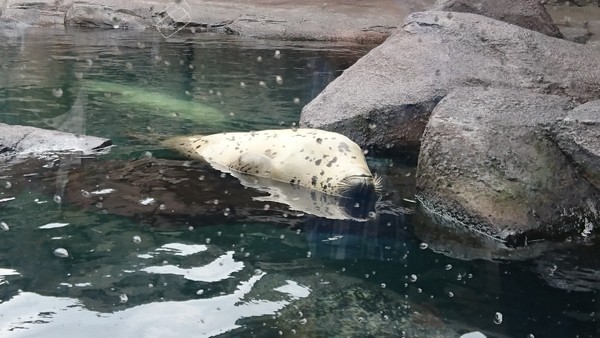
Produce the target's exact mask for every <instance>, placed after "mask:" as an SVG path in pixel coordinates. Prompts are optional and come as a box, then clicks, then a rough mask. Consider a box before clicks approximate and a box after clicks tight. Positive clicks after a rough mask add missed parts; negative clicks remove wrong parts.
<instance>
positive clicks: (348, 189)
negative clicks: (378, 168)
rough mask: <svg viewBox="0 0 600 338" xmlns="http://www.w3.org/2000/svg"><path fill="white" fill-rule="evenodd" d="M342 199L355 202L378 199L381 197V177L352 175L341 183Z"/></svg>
mask: <svg viewBox="0 0 600 338" xmlns="http://www.w3.org/2000/svg"><path fill="white" fill-rule="evenodd" d="M339 191H340V195H341V197H345V198H350V199H353V200H369V199H376V198H377V197H378V196H380V195H381V177H379V176H377V175H374V176H373V175H365V174H361V175H351V176H347V177H344V178H343V179H342V180H341V181H340V182H339Z"/></svg>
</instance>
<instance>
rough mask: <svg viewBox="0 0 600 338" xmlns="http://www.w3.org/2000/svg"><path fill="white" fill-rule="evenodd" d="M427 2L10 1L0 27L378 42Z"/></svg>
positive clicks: (1, 8) (0, 7) (0, 6)
mask: <svg viewBox="0 0 600 338" xmlns="http://www.w3.org/2000/svg"><path fill="white" fill-rule="evenodd" d="M432 1H433V0H410V1H402V2H398V1H395V0H373V1H369V2H362V3H360V4H358V3H356V4H355V3H349V2H348V1H344V0H330V1H327V2H313V1H309V2H301V1H300V2H299V1H293V0H282V1H275V2H274V1H259V2H256V1H253V2H249V1H246V0H230V1H211V0H182V1H166V2H165V1H157V0H132V1H122V0H103V1H101V2H94V1H89V0H81V1H76V2H73V1H62V0H56V1H55V0H38V1H35V2H31V1H25V0H14V1H8V2H7V1H4V2H3V3H0V27H9V28H12V27H22V26H62V25H63V24H64V25H67V26H82V27H91V28H106V29H114V28H119V29H158V30H159V31H160V33H161V34H163V36H165V37H170V36H172V35H174V34H176V33H178V32H180V31H181V30H184V31H186V32H189V31H190V30H193V31H195V32H198V31H207V30H208V31H217V32H224V33H228V34H237V35H244V36H252V37H257V38H267V39H285V40H324V41H334V40H335V41H353V42H360V43H381V42H383V41H384V40H385V39H386V38H387V37H388V36H389V35H390V34H391V32H392V31H393V30H395V29H396V28H397V26H398V24H399V22H400V21H399V19H400V18H403V17H404V16H406V15H408V14H409V13H410V12H413V11H415V10H422V9H424V8H426V7H427V6H429V5H430V4H431V2H432Z"/></svg>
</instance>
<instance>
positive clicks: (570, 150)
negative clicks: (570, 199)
mask: <svg viewBox="0 0 600 338" xmlns="http://www.w3.org/2000/svg"><path fill="white" fill-rule="evenodd" d="M552 136H553V139H554V140H555V142H556V143H557V144H558V146H559V147H560V149H561V150H562V151H563V152H564V153H565V155H567V156H568V157H569V158H570V159H571V160H572V161H573V162H574V164H575V165H576V166H577V168H578V170H579V172H580V173H581V175H583V177H585V179H587V180H588V181H589V182H590V183H591V184H592V185H594V186H595V187H596V188H597V189H600V101H591V102H588V103H586V104H583V105H581V106H579V107H577V108H575V109H574V110H572V111H571V112H570V113H569V114H568V115H567V116H566V117H565V118H564V119H563V120H562V121H560V122H559V123H557V124H556V125H555V126H554V127H553V135H552Z"/></svg>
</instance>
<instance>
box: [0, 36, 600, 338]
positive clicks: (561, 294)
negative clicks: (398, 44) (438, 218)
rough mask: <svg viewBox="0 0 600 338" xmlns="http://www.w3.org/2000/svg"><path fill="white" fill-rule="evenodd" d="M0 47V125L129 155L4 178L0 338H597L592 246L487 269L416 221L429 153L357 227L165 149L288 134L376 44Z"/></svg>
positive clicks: (397, 168)
mask: <svg viewBox="0 0 600 338" xmlns="http://www.w3.org/2000/svg"><path fill="white" fill-rule="evenodd" d="M5 34H6V32H5ZM0 41H2V49H1V52H0V66H1V68H0V76H1V77H0V86H1V88H0V101H1V102H2V103H1V104H0V122H5V123H19V124H27V125H34V126H38V127H44V128H56V129H61V130H66V131H70V132H75V133H86V134H90V135H96V136H104V137H109V138H111V139H113V141H114V142H115V143H116V144H117V146H116V147H114V148H113V149H112V150H111V152H110V153H109V154H107V155H103V156H101V157H100V158H98V159H81V158H78V157H76V156H72V157H65V158H62V159H60V160H57V159H41V160H31V161H28V162H24V163H21V164H18V165H16V166H14V167H12V168H11V169H9V170H5V171H4V172H2V174H1V176H0V221H1V222H4V223H1V224H2V226H1V227H0V302H1V303H0V333H1V334H0V336H6V337H40V336H43V337H64V336H68V337H81V336H85V337H106V336H107V335H111V336H113V337H131V336H136V337H171V336H173V337H181V336H194V337H195V336H224V337H229V336H231V337H233V336H236V337H237V336H244V337H245V336H256V337H277V336H284V337H289V336H297V337H346V336H350V337H369V336H371V337H386V336H387V337H402V336H406V337H459V336H460V335H461V334H466V333H469V332H475V331H480V332H482V333H484V334H485V335H486V336H487V337H576V336H578V337H595V336H597V335H598V325H597V324H596V320H597V318H598V315H597V312H598V310H597V309H598V306H597V305H596V298H597V297H596V295H597V289H598V285H599V284H598V277H597V271H598V269H597V267H598V266H599V265H598V262H597V261H598V260H597V259H596V258H595V257H596V256H597V255H596V252H597V250H595V248H596V247H595V246H594V245H593V243H589V245H581V246H580V247H579V248H570V247H565V248H561V249H558V250H554V251H544V252H543V253H542V254H541V255H537V257H535V258H525V259H521V260H504V259H477V258H478V257H484V256H485V255H484V254H482V252H481V250H480V251H478V249H477V248H476V247H475V248H473V246H472V245H471V244H470V243H469V242H468V240H467V239H465V238H463V237H460V238H458V239H457V238H456V237H452V233H450V234H447V233H446V232H444V231H440V230H439V229H438V228H435V227H434V226H432V225H431V223H430V222H428V221H424V217H423V215H421V214H413V211H414V209H415V207H414V205H413V203H411V202H410V200H414V174H415V159H414V156H408V155H407V156H403V157H400V158H394V159H390V158H385V157H377V156H369V157H368V161H369V165H370V166H371V168H372V169H373V170H374V171H376V172H377V173H378V174H380V175H381V176H382V177H383V179H384V198H383V200H382V201H381V203H380V206H379V211H378V214H377V217H376V218H375V219H374V220H370V221H367V222H357V221H340V220H329V219H324V218H319V217H316V216H311V215H309V214H303V213H301V212H298V211H294V210H289V209H288V208H287V207H286V206H285V205H281V204H278V203H270V202H269V203H266V202H263V201H260V200H256V197H259V196H262V194H261V193H260V192H257V191H255V190H254V189H248V188H244V187H243V186H241V185H240V184H239V182H238V181H237V180H236V179H235V178H233V177H231V176H228V175H221V173H219V172H216V171H215V170H213V169H211V168H210V167H208V166H207V165H205V164H202V163H196V162H188V161H185V160H184V159H181V158H180V157H178V156H177V155H176V154H174V153H171V152H169V151H167V150H165V149H162V148H161V147H160V146H159V145H158V141H159V140H160V139H161V138H164V137H168V136H171V135H176V134H184V133H198V134H202V133H211V132H221V131H225V130H244V131H245V130H252V129H263V128H283V127H290V126H292V124H293V123H295V122H297V120H298V119H299V113H300V111H301V108H302V106H303V105H304V104H306V103H307V102H309V101H310V100H311V99H312V98H313V97H314V96H315V95H317V94H318V93H319V92H320V91H321V90H322V89H323V88H324V87H325V86H326V85H327V83H329V82H330V81H332V80H333V79H334V78H335V77H337V76H339V75H340V74H341V72H342V71H343V69H344V68H346V67H348V66H349V65H350V64H352V63H353V62H354V61H355V60H356V59H357V58H359V57H360V56H361V55H363V54H364V53H366V52H367V51H368V48H369V46H362V47H361V46H356V45H347V44H325V43H286V42H270V41H263V40H252V39H243V38H238V37H229V36H223V35H211V34H197V35H181V36H177V37H176V38H175V39H172V40H168V41H165V40H164V39H162V37H161V36H160V34H158V32H156V33H154V32H144V33H137V32H119V31H104V32H99V31H86V32H82V31H76V30H75V31H67V32H64V31H60V30H57V31H45V30H30V31H26V32H17V33H11V34H10V35H5V36H4V37H2V38H1V39H0ZM276 51H279V53H278V55H279V57H278V58H277V57H276V56H275V55H276ZM259 57H260V61H258V60H259ZM261 81H262V83H261ZM405 199H406V200H405ZM457 243H458V244H457ZM499 256H502V255H499ZM505 256H506V255H505V254H504V257H505ZM488 258H489V257H488ZM530 335H531V336H530Z"/></svg>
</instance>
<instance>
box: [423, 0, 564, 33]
mask: <svg viewBox="0 0 600 338" xmlns="http://www.w3.org/2000/svg"><path fill="white" fill-rule="evenodd" d="M431 9H432V10H439V11H447V12H462V13H473V14H479V15H483V16H487V17H490V18H492V19H496V20H500V21H504V22H507V23H512V24H514V25H517V26H521V27H523V28H527V29H531V30H534V31H537V32H540V33H542V34H546V35H548V36H552V37H556V38H562V34H561V32H560V31H559V30H558V27H556V25H555V24H554V22H553V21H552V17H551V16H550V14H548V12H547V11H546V8H545V7H544V5H542V3H541V2H540V1H539V0H525V1H511V2H510V4H507V1H502V0H477V1H465V0H439V1H437V2H436V3H435V5H434V6H433V7H432V8H431Z"/></svg>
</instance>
